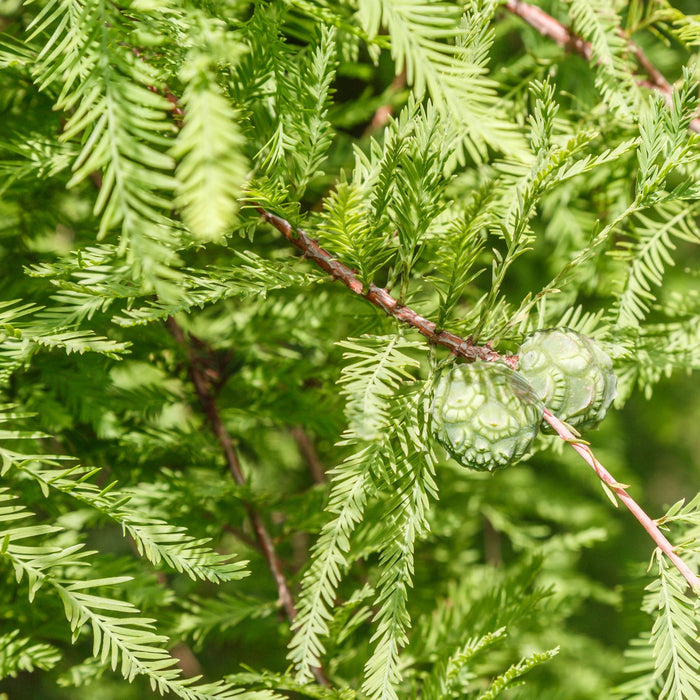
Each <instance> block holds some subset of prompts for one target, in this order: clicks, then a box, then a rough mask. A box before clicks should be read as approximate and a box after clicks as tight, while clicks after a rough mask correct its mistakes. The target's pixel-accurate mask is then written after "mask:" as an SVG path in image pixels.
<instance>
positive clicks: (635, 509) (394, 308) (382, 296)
mask: <svg viewBox="0 0 700 700" xmlns="http://www.w3.org/2000/svg"><path fill="white" fill-rule="evenodd" d="M256 209H257V211H258V212H259V213H260V215H261V216H262V217H263V218H264V219H265V220H266V221H268V222H269V223H271V224H272V225H273V226H274V227H275V228H276V229H277V230H278V231H280V232H281V233H282V234H283V235H284V236H285V237H286V238H287V239H288V240H289V241H290V242H291V243H292V244H293V245H295V246H296V247H297V248H299V250H301V251H302V252H303V253H304V256H305V257H307V258H309V259H310V260H312V261H313V262H314V263H316V265H318V266H319V267H320V268H321V269H322V270H325V271H326V272H327V273H328V274H329V275H331V276H332V277H333V278H334V279H337V280H340V281H341V282H342V283H343V284H344V285H345V286H346V287H348V289H350V290H351V291H352V292H354V293H355V294H357V295H358V296H361V297H363V298H364V299H367V301H369V302H371V303H372V304H374V305H375V306H377V307H378V308H380V309H382V311H384V312H385V313H386V314H388V315H389V316H392V317H393V318H396V319H397V320H399V321H403V322H404V323H407V324H408V325H410V326H413V327H414V328H415V329H416V330H417V331H418V332H419V333H421V334H422V335H424V336H425V337H426V338H428V340H429V341H430V342H431V343H435V344H437V345H442V346H444V347H446V348H449V349H450V350H451V351H452V352H453V353H454V354H455V355H461V356H462V357H465V358H467V359H468V360H476V359H481V360H487V361H489V362H493V361H495V360H504V361H506V362H508V363H509V364H510V365H511V366H512V367H514V368H516V367H517V357H516V356H510V357H502V356H501V355H499V353H497V352H496V351H495V350H493V349H492V348H491V347H489V346H488V345H486V346H478V345H473V344H472V343H471V342H470V341H469V340H465V339H464V338H461V337H459V336H458V335H455V334H454V333H448V332H447V331H439V332H438V331H437V329H436V326H435V324H434V323H433V322H432V321H429V320H428V319H426V318H424V317H423V316H420V315H418V314H417V313H416V312H415V311H413V310H412V309H410V308H409V307H407V306H401V305H399V304H398V302H397V301H396V299H394V297H392V296H391V294H389V292H388V291H387V290H386V289H383V288H381V287H377V286H375V285H373V284H370V285H369V287H368V288H367V289H365V288H364V287H363V286H362V283H361V282H360V280H359V279H358V277H357V275H356V274H355V273H354V272H353V271H352V270H351V269H350V268H349V267H348V266H347V265H344V264H343V263H341V262H340V261H339V260H336V259H335V258H334V257H333V256H332V255H331V254H330V253H329V252H328V251H327V250H324V249H323V248H321V246H320V245H319V244H318V242H317V241H315V240H314V239H313V238H311V237H310V236H309V235H308V234H307V233H305V232H304V231H302V230H301V229H299V228H297V229H294V228H293V227H292V225H291V224H290V223H289V222H288V221H287V220H286V219H282V218H281V217H279V216H276V215H275V214H271V213H270V212H268V211H265V210H264V209H262V208H261V207H256ZM544 418H545V420H546V421H547V422H548V423H549V424H550V425H551V426H552V428H554V430H555V431H556V432H557V434H558V435H559V437H560V438H561V439H562V440H565V441H566V442H568V443H569V444H570V445H571V446H572V447H573V448H574V449H575V450H576V452H578V453H579V454H580V455H581V457H583V459H584V460H585V461H586V462H587V463H588V464H589V465H590V467H591V468H592V469H593V470H594V471H595V473H596V474H597V475H598V478H599V479H601V481H603V482H604V483H605V484H606V485H607V486H608V487H610V489H611V490H612V491H613V492H614V493H615V494H616V495H617V497H618V498H619V499H620V500H621V501H622V502H623V503H624V504H625V506H626V507H627V508H628V509H629V510H630V511H631V512H632V514H633V515H634V517H635V518H637V520H638V521H639V522H640V523H641V524H642V526H643V527H644V529H645V530H646V531H647V532H648V533H649V535H650V536H651V538H652V539H653V540H654V542H656V544H657V545H658V547H659V549H661V551H662V552H664V554H666V555H667V556H668V558H669V559H670V560H671V562H672V563H673V564H674V566H675V567H676V568H677V569H678V571H680V573H681V574H682V575H683V577H684V578H685V580H686V581H688V583H689V584H690V586H691V588H692V589H693V591H695V592H696V593H700V578H698V576H697V575H696V574H694V573H693V572H692V571H691V570H690V568H689V567H688V565H687V564H686V563H685V562H684V561H683V560H682V559H681V558H680V557H679V556H678V554H676V552H675V551H674V549H673V545H672V544H671V543H670V542H669V541H668V540H667V539H666V537H665V536H664V534H663V533H662V532H661V530H659V527H658V525H657V524H656V522H655V521H654V520H653V519H652V518H650V517H649V516H648V515H647V514H646V513H645V512H644V510H643V509H642V508H641V506H640V505H639V504H638V503H637V502H636V501H635V500H634V499H633V498H632V497H631V496H630V495H629V494H628V493H627V491H625V488H624V487H623V486H622V485H621V484H620V483H618V482H617V481H616V480H615V479H614V478H613V476H612V475H611V474H610V472H608V471H607V469H605V467H603V465H602V464H601V463H600V462H599V461H598V460H597V459H596V458H595V456H594V455H593V452H592V450H591V448H590V447H588V445H586V444H585V443H583V442H581V441H580V440H577V438H576V436H575V435H574V434H573V433H572V432H571V431H570V430H569V429H568V428H567V427H566V425H564V423H562V422H561V421H560V420H559V419H558V418H557V417H556V416H555V415H554V414H552V413H551V411H549V410H547V409H545V412H544Z"/></svg>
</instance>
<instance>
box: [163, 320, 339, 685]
mask: <svg viewBox="0 0 700 700" xmlns="http://www.w3.org/2000/svg"><path fill="white" fill-rule="evenodd" d="M167 325H168V330H169V331H170V334H171V335H172V336H173V338H174V339H175V341H176V342H177V343H178V345H180V346H181V347H182V348H184V350H185V351H186V353H187V358H188V361H189V371H190V377H191V378H192V383H193V384H194V388H195V392H196V394H197V398H198V399H199V403H200V406H201V407H202V411H203V413H204V415H205V416H206V419H207V422H208V423H209V427H210V428H211V430H212V432H213V433H214V435H215V436H216V439H217V440H218V442H219V445H221V448H222V450H223V452H224V457H225V460H226V466H227V468H228V471H229V474H230V475H231V477H232V478H233V480H234V481H235V482H236V484H238V485H239V486H245V485H246V480H245V476H244V475H243V470H242V469H241V463H240V461H239V459H238V454H237V453H236V449H235V447H234V445H233V440H232V439H231V436H230V435H229V433H228V430H226V426H224V423H223V421H222V420H221V415H220V414H219V411H218V408H217V406H216V400H215V399H214V395H213V393H212V392H211V390H210V386H209V382H208V381H207V378H206V375H205V373H204V372H203V371H202V366H201V361H200V360H199V359H198V357H197V354H196V351H195V350H194V348H193V347H192V345H191V344H190V343H189V342H188V341H187V338H186V337H185V334H184V332H183V330H182V328H180V325H179V324H178V323H177V321H176V320H175V319H174V318H173V317H172V316H170V317H168V320H167ZM243 505H244V507H245V511H246V514H247V515H248V520H249V521H250V523H251V525H252V526H253V531H254V532H255V538H256V539H257V541H258V545H259V547H260V549H261V550H262V553H263V555H264V557H265V560H266V561H267V565H268V567H269V569H270V572H271V573H272V578H273V579H274V581H275V585H276V586H277V594H278V596H279V600H280V603H281V604H282V607H283V608H284V612H285V614H286V616H287V619H288V620H289V621H290V622H293V621H294V618H295V617H296V615H297V611H296V608H295V607H294V601H293V600H292V594H291V591H290V590H289V586H288V585H287V580H286V578H285V576H284V573H283V571H282V565H281V563H280V560H279V558H278V557H277V552H276V551H275V545H274V543H273V541H272V537H270V533H269V532H268V531H267V528H266V527H265V523H264V522H263V519H262V517H261V516H260V514H259V513H258V512H257V511H256V510H255V508H253V506H252V505H251V504H250V503H248V502H246V501H244V502H243ZM312 672H313V674H314V677H315V679H316V681H317V682H318V683H319V684H321V685H329V683H328V679H327V678H326V675H325V673H324V671H323V669H321V668H316V667H315V668H312Z"/></svg>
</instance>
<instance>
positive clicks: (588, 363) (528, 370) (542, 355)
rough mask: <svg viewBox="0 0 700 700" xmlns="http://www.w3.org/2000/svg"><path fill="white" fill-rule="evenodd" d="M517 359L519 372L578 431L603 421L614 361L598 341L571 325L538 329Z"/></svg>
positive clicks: (613, 381) (609, 400) (611, 388)
mask: <svg viewBox="0 0 700 700" xmlns="http://www.w3.org/2000/svg"><path fill="white" fill-rule="evenodd" d="M518 357H519V359H520V366H519V368H518V369H519V372H520V374H522V375H523V377H525V379H526V380H527V381H528V382H530V384H531V385H532V387H533V389H534V390H535V392H537V395H538V396H539V397H540V399H542V401H543V402H544V404H545V406H547V408H548V409H549V410H550V411H552V413H554V415H555V416H557V417H558V418H561V420H563V421H566V422H567V423H569V425H572V426H574V427H576V428H577V429H579V430H589V429H590V428H594V427H595V426H597V425H598V423H600V421H601V420H603V418H604V417H605V414H606V413H607V411H608V408H610V404H611V403H612V400H613V399H614V398H615V391H616V387H617V380H616V377H615V374H614V372H613V369H612V360H611V359H610V357H609V356H608V355H607V354H606V353H605V351H604V350H603V349H602V347H601V346H600V345H599V344H598V343H597V342H596V341H595V340H593V339H592V338H588V337H587V336H585V335H582V334H581V333H578V332H577V331H573V330H571V329H569V328H553V329H550V330H542V331H537V332H535V333H533V334H532V335H530V336H528V337H527V338H526V339H525V341H524V342H523V344H522V345H521V346H520V349H519V350H518ZM543 429H545V430H548V426H543Z"/></svg>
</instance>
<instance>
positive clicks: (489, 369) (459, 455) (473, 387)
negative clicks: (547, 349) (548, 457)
mask: <svg viewBox="0 0 700 700" xmlns="http://www.w3.org/2000/svg"><path fill="white" fill-rule="evenodd" d="M543 410H544V407H543V405H542V402H541V401H540V400H539V399H538V397H537V395H536V394H535V392H534V391H533V389H532V387H531V386H530V385H529V384H528V383H527V381H526V380H525V379H523V377H521V376H520V375H519V374H518V373H517V372H515V371H514V370H512V369H511V368H510V367H508V366H507V365H505V364H501V363H497V362H483V361H480V360H477V361H476V362H473V363H472V364H458V365H455V366H454V367H453V368H452V369H451V370H450V371H449V372H447V373H446V374H445V375H444V376H443V377H442V379H441V380H440V381H439V383H438V385H437V388H436V391H435V398H434V400H433V407H432V421H433V426H432V427H433V433H434V435H435V437H436V438H437V440H438V441H439V442H440V443H441V444H442V445H443V446H444V447H445V449H446V450H447V451H448V452H449V453H450V455H451V456H452V457H454V459H455V460H456V461H457V462H459V463H460V464H461V465H462V466H465V467H469V468H470V469H477V470H479V471H487V470H488V471H492V470H494V469H503V468H504V467H507V466H508V465H509V464H513V463H514V462H517V461H518V460H519V459H520V458H521V457H523V455H525V454H526V453H527V452H528V450H529V449H530V447H531V446H532V442H533V441H534V439H535V437H536V435H537V432H538V430H539V425H540V422H541V421H542V413H543Z"/></svg>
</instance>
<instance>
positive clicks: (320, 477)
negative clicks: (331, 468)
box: [292, 425, 326, 484]
mask: <svg viewBox="0 0 700 700" xmlns="http://www.w3.org/2000/svg"><path fill="white" fill-rule="evenodd" d="M292 437H293V438H294V440H295V441H296V443H297V447H298V448H299V452H301V454H302V457H303V458H304V459H305V460H306V464H307V465H308V467H309V472H310V473H311V478H312V479H313V480H314V483H316V484H325V483H326V471H325V469H324V468H323V464H322V463H321V460H320V459H319V456H318V452H316V448H315V447H314V444H313V442H312V441H311V438H310V437H309V436H308V435H307V434H306V432H305V431H304V429H303V428H302V427H301V426H300V425H295V426H294V427H293V428H292Z"/></svg>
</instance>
